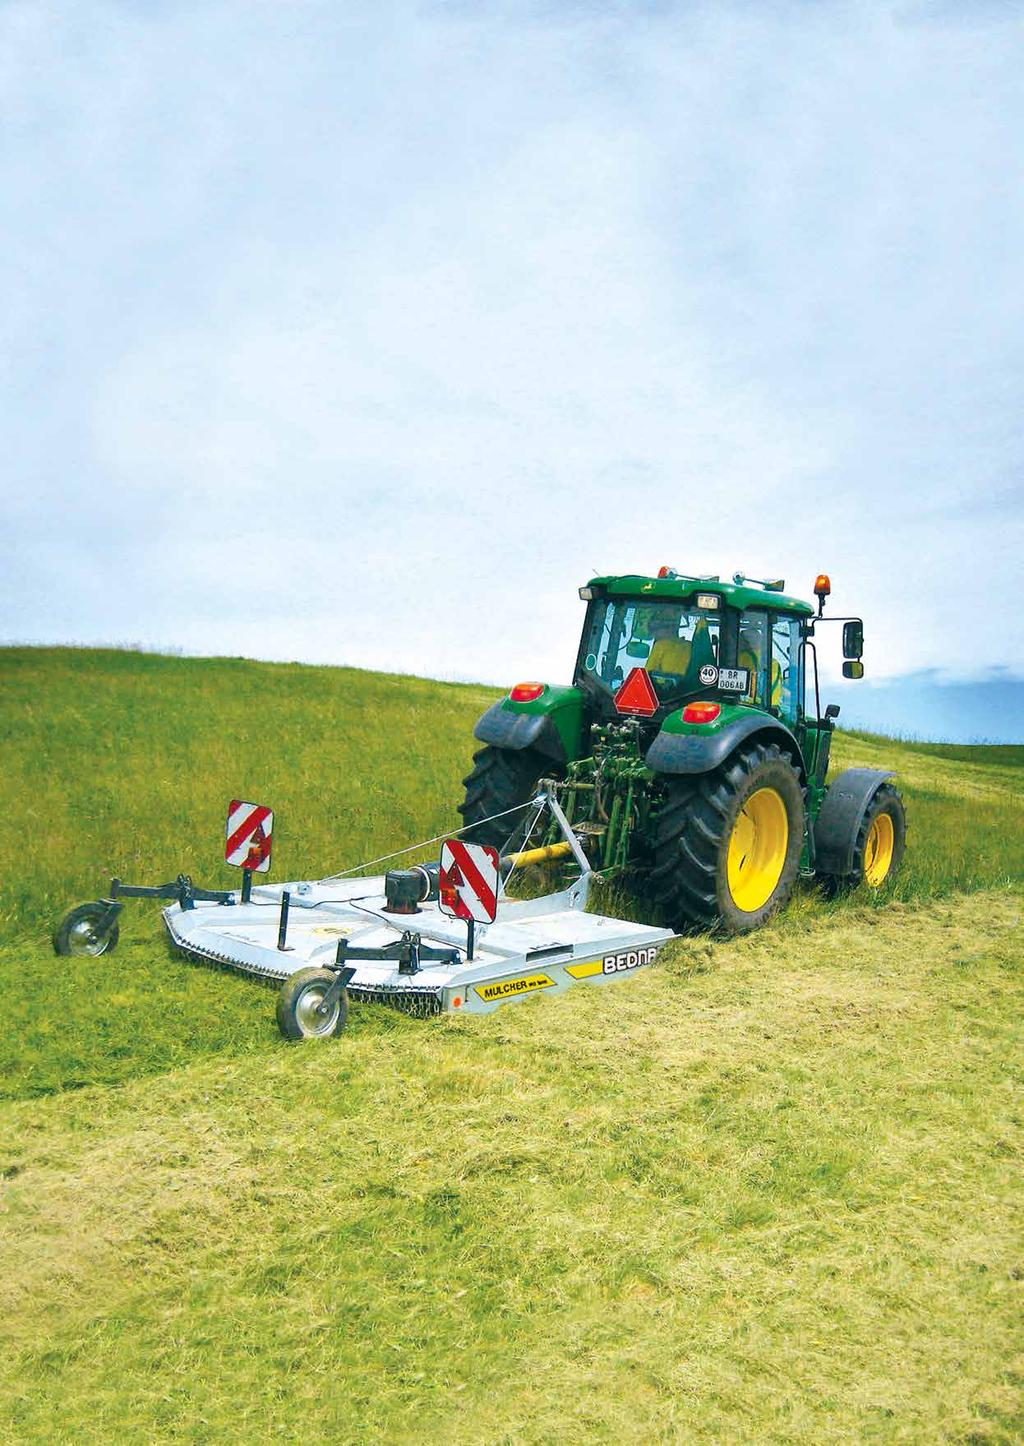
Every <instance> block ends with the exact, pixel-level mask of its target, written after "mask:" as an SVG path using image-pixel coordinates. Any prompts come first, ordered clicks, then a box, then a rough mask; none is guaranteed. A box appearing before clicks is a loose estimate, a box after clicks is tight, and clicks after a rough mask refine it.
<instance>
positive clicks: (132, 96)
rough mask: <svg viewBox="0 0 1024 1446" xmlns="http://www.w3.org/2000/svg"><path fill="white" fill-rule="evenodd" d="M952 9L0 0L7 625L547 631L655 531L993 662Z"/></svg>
mask: <svg viewBox="0 0 1024 1446" xmlns="http://www.w3.org/2000/svg"><path fill="white" fill-rule="evenodd" d="M987 9H988V10H989V11H991V14H990V16H989V17H988V18H989V23H987V24H980V23H972V24H971V25H967V26H965V25H963V24H961V23H959V19H958V17H957V15H956V14H955V12H954V13H951V12H949V11H947V12H946V13H945V14H939V15H938V17H937V19H932V20H931V21H929V22H928V23H924V18H923V16H922V13H921V11H920V9H919V8H914V7H907V6H898V7H887V6H882V5H869V4H865V5H861V6H853V7H850V6H835V7H833V6H819V7H814V8H811V9H808V8H807V7H804V6H788V5H781V6H776V7H770V6H764V7H749V6H744V5H740V4H737V5H734V6H728V5H726V6H721V7H714V8H701V9H696V10H693V11H689V10H687V11H686V12H685V13H682V14H676V13H667V12H660V11H652V10H648V9H646V8H645V7H642V6H637V7H636V8H635V9H633V10H630V9H628V8H624V9H621V10H619V11H618V12H616V14H615V15H614V16H611V17H609V16H607V15H606V16H595V15H592V14H591V13H590V12H589V11H588V10H586V9H582V8H569V7H566V8H564V9H562V8H559V7H550V8H549V9H548V10H546V11H544V12H540V11H537V10H534V11H532V12H531V11H522V10H517V9H516V8H514V7H509V8H507V9H505V10H493V11H486V12H485V11H483V10H477V9H476V8H473V7H468V8H465V9H463V10H461V11H459V10H453V9H442V8H437V9H433V10H431V9H424V8H422V7H417V6H413V5H399V4H396V5H392V6H384V7H381V8H380V9H375V10H373V11H372V12H371V11H369V10H364V9H363V8H361V7H352V8H350V9H346V8H344V7H338V6H334V5H317V4H303V5H288V6H284V5H281V6H266V7H260V8H258V9H254V8H253V7H249V6H240V5H237V4H230V3H220V4H217V3H212V4H210V5H207V6H205V7H203V8H202V9H197V8H194V7H188V6H184V5H173V4H172V5H167V6H164V7H161V8H160V10H159V11H150V10H146V9H142V8H140V9H132V8H131V7H127V6H124V5H112V4H109V5H106V6H104V5H97V6H94V7H90V9H89V10H88V11H87V12H81V11H77V10H74V9H73V7H70V6H62V5H49V6H41V5H21V6H15V7H11V8H9V9H8V10H7V11H6V12H4V14H3V16H2V17H0V54H4V55H6V57H7V62H6V66H5V68H4V74H3V75H2V76H0V80H3V81H5V82H6V81H10V82H11V84H10V86H9V87H8V88H6V89H5V93H6V94H7V95H8V97H9V99H8V110H7V116H6V124H5V132H6V133H7V134H8V135H9V136H10V137H13V139H14V142H15V143H14V144H13V145H12V146H10V147H9V149H8V157H9V159H8V161H7V162H6V168H5V171H4V173H3V174H2V175H0V183H2V184H3V186H4V193H5V196H6V197H7V199H8V202H9V206H8V216H9V218H10V219H9V220H8V221H7V223H6V226H5V229H4V232H3V233H2V234H3V240H4V243H5V245H6V247H7V249H8V251H9V254H10V255H11V257H12V258H13V261H12V266H11V269H10V272H9V279H12V280H13V282H14V286H13V288H12V289H13V292H14V301H13V303H12V306H11V307H10V308H9V309H8V311H7V325H8V329H9V341H8V346H7V355H8V358H9V359H10V372H11V377H12V380H13V383H14V386H13V390H12V392H11V396H12V402H11V404H10V410H9V413H8V416H7V419H6V420H7V431H8V433H9V436H10V445H9V477H10V480H11V486H10V496H9V498H8V499H7V506H8V507H9V513H8V516H9V520H8V523H7V531H8V535H9V538H10V539H11V540H12V541H13V542H14V546H15V550H16V552H17V553H18V554H19V562H18V565H17V566H16V567H14V568H12V570H11V572H10V573H9V575H8V578H7V582H6V584H4V590H5V592H7V594H8V595H7V597H6V598H5V607H4V618H5V623H4V631H5V635H6V636H7V637H9V638H12V639H16V638H32V639H39V640H55V641H57V640H65V639H66V640H88V641H95V640H97V639H101V638H111V639H116V638H123V637H125V636H131V637H133V638H137V639H138V640H140V641H143V642H148V643H152V644H155V645H174V646H180V647H184V648H186V649H188V650H194V651H206V652H244V653H250V654H254V655H262V656H282V657H298V658H309V659H315V660H336V661H344V662H351V663H358V664H367V665H372V666H379V667H390V668H400V669H409V670H414V671H419V672H424V673H433V674H439V675H448V676H463V677H467V676H468V677H471V676H477V677H483V678H488V679H491V680H505V679H507V678H509V677H511V676H512V675H513V674H522V673H525V674H540V675H545V674H546V675H548V676H551V677H559V676H563V675H564V674H565V673H566V672H567V670H568V668H569V667H570V666H571V662H572V658H573V656H574V653H575V635H576V632H577V630H578V625H579V618H580V610H579V607H578V604H577V603H576V601H575V588H576V586H577V585H578V584H579V583H580V582H581V581H583V580H585V578H586V577H587V576H588V575H589V574H590V572H591V571H592V570H593V569H594V568H597V569H600V570H609V571H610V570H617V569H620V570H623V571H626V570H646V569H651V568H656V567H657V566H658V565H659V564H660V563H662V562H670V563H673V564H675V565H677V566H680V567H682V568H684V569H686V570H691V569H692V570H699V571H721V572H723V573H725V574H729V573H731V572H732V571H733V570H734V569H735V568H743V569H744V570H746V571H748V572H751V573H753V574H755V575H761V576H767V575H768V574H777V573H780V572H781V573H784V574H785V575H786V577H787V580H788V582H789V584H790V587H791V588H792V589H793V590H796V591H803V592H806V591H807V589H808V588H809V584H810V582H811V580H812V579H813V577H814V575H815V574H816V573H817V572H818V571H819V570H822V569H826V570H828V571H830V572H831V573H832V575H833V580H834V583H835V599H834V600H835V603H836V605H837V608H842V609H844V610H860V611H863V612H864V615H865V620H866V631H867V636H868V647H869V652H868V663H869V666H870V667H871V669H872V671H873V672H875V673H876V674H881V675H891V674H895V673H899V672H902V671H905V670H909V669H923V668H939V669H947V670H950V671H951V672H952V673H954V674H963V673H970V672H971V671H973V670H977V669H982V668H985V667H988V666H990V665H995V664H1010V665H1012V666H1016V667H1024V636H1022V633H1021V625H1020V623H1019V621H1017V619H1018V618H1019V616H1020V614H1019V610H1016V609H1014V608H1013V607H1012V606H1011V599H1013V597H1014V592H1015V588H1014V584H1015V582H1016V578H1017V575H1018V574H1019V566H1018V564H1017V558H1018V557H1019V555H1020V548H1021V543H1022V541H1024V539H1022V538H1021V521H1020V519H1021V507H1020V493H1019V488H1018V483H1017V479H1018V478H1019V476H1020V468H1021V461H1022V457H1021V452H1022V448H1021V431H1020V424H1019V416H1020V382H1021V373H1022V362H1024V342H1022V340H1021V338H1022V336H1024V330H1022V326H1021V322H1022V320H1024V318H1022V316H1021V311H1022V308H1024V301H1022V297H1024V290H1022V288H1021V285H1020V281H1021V277H1020V268H1021V262H1020V257H1021V254H1022V244H1021V243H1022V241H1024V234H1022V233H1024V215H1022V206H1024V203H1022V199H1021V197H1022V195H1024V192H1022V190H1021V187H1020V185H1019V181H1020V161H1019V159H1018V157H1019V146H1018V144H1017V139H1016V138H1017V137H1018V136H1019V133H1020V125H1021V120H1022V118H1024V117H1022V111H1024V103H1022V101H1021V98H1020V95H1019V89H1018V83H1017V78H1018V76H1019V73H1020V67H1021V63H1022V61H1024V27H1022V25H1021V24H1020V22H1018V21H1013V22H1011V23H1002V24H997V23H995V22H996V21H998V20H999V18H1000V17H999V15H998V13H997V11H996V7H987ZM10 203H13V204H10ZM257 578H258V579H260V582H259V583H258V584H256V583H255V582H254V580H255V579H257ZM965 578H966V579H967V580H968V581H969V584H970V592H969V595H968V594H967V593H965V591H964V587H963V581H964V579H965ZM126 616H127V617H130V619H131V624H130V626H126V623H125V618H126ZM994 617H998V618H999V626H998V627H996V626H993V625H992V622H991V619H993V618H994ZM981 619H984V621H981Z"/></svg>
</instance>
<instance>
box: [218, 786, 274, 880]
mask: <svg viewBox="0 0 1024 1446" xmlns="http://www.w3.org/2000/svg"><path fill="white" fill-rule="evenodd" d="M273 831H274V814H273V812H272V810H271V809H269V808H267V807H265V805H264V804H262V803H245V802H243V801H242V799H240V798H233V799H232V800H231V802H230V804H229V805H228V821H227V826H226V828H225V830H224V861H225V863H229V864H234V865H235V866H236V867H237V868H240V869H249V871H250V872H251V873H254V874H265V873H266V872H267V871H268V870H269V868H270V839H271V835H272V833H273Z"/></svg>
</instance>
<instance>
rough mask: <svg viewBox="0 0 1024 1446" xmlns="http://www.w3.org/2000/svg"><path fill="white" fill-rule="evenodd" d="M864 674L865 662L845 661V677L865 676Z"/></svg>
mask: <svg viewBox="0 0 1024 1446" xmlns="http://www.w3.org/2000/svg"><path fill="white" fill-rule="evenodd" d="M863 676H864V664H863V663H858V662H850V661H847V662H845V663H844V664H843V677H844V678H863Z"/></svg>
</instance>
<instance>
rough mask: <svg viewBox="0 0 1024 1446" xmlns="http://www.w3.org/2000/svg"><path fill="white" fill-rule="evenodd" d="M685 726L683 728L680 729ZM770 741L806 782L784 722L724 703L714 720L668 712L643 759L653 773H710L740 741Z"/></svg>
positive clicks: (798, 754) (798, 757) (803, 770)
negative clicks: (694, 720)
mask: <svg viewBox="0 0 1024 1446" xmlns="http://www.w3.org/2000/svg"><path fill="white" fill-rule="evenodd" d="M684 730H685V731H684ZM754 742H756V743H774V744H776V745H777V746H778V747H779V748H781V749H782V751H783V753H788V754H789V755H790V757H791V758H792V760H793V767H794V768H795V769H796V771H797V773H798V774H799V775H800V782H801V783H806V781H807V778H806V771H805V769H804V760H803V756H802V754H801V752H800V745H799V743H797V741H796V739H795V738H794V736H793V734H792V733H791V732H790V731H789V729H788V728H787V727H786V725H785V724H784V723H780V722H779V720H778V719H777V718H773V717H772V715H771V714H770V713H761V712H759V711H751V710H750V709H748V708H741V707H739V706H735V705H726V707H723V709H722V716H721V717H720V718H719V719H718V720H716V722H714V723H690V724H687V723H683V722H682V711H681V710H680V711H679V712H677V713H670V714H669V716H668V717H667V718H666V719H665V721H664V723H663V724H662V726H661V732H660V733H659V734H658V736H657V738H655V740H654V742H653V743H652V744H651V746H650V748H648V750H647V754H646V756H645V758H644V762H645V763H646V764H647V767H648V768H650V769H651V770H652V771H653V772H655V773H684V774H685V773H710V772H711V770H712V769H713V768H718V767H719V765H720V764H722V763H724V762H725V760H726V759H727V758H728V757H729V756H730V754H732V753H734V752H735V750H736V749H737V748H738V747H739V746H740V744H741V743H754Z"/></svg>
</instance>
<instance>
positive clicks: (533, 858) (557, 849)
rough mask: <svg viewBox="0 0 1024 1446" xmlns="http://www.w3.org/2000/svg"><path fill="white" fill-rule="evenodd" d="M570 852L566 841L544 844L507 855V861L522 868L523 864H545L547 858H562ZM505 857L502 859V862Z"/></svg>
mask: <svg viewBox="0 0 1024 1446" xmlns="http://www.w3.org/2000/svg"><path fill="white" fill-rule="evenodd" d="M571 853H572V849H571V848H570V847H569V845H568V844H567V843H556V844H546V845H545V847H544V848H539V849H526V850H525V851H524V852H523V853H519V854H509V855H507V858H508V862H509V863H512V864H515V866H516V868H517V869H518V868H522V867H523V865H524V864H546V863H547V862H548V860H549V859H564V858H566V857H567V856H568V855H569V854H571ZM504 862H505V859H502V863H504Z"/></svg>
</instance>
